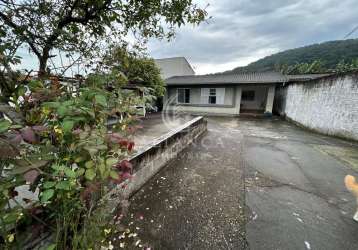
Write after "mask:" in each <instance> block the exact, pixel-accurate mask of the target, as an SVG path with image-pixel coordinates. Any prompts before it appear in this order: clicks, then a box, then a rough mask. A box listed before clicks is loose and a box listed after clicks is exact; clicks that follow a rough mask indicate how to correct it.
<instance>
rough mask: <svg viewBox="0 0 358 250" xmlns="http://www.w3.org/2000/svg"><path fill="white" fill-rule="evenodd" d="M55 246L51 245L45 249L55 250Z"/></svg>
mask: <svg viewBox="0 0 358 250" xmlns="http://www.w3.org/2000/svg"><path fill="white" fill-rule="evenodd" d="M56 246H57V245H56V244H51V245H49V246H48V247H47V248H46V250H55V249H56Z"/></svg>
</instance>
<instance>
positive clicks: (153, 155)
mask: <svg viewBox="0 0 358 250" xmlns="http://www.w3.org/2000/svg"><path fill="white" fill-rule="evenodd" d="M206 130H207V122H206V120H204V118H203V117H197V118H194V119H193V120H191V121H189V122H187V123H185V124H183V125H181V126H180V127H178V128H176V129H175V130H172V131H170V132H168V133H167V134H165V135H163V136H161V137H159V138H157V139H156V140H155V141H153V142H152V143H151V144H150V145H148V146H146V147H145V148H143V149H141V151H140V152H138V153H136V154H135V155H133V156H132V157H131V158H130V159H129V161H130V162H131V163H132V164H133V175H132V178H131V179H130V180H128V181H126V182H124V183H122V184H120V185H117V186H115V187H114V188H113V189H112V190H111V191H110V193H109V194H108V195H107V199H108V200H110V202H111V207H115V205H116V203H118V202H120V200H121V199H123V198H126V197H130V196H131V195H133V194H134V193H135V192H136V191H138V190H139V189H140V188H141V187H142V186H143V185H144V184H145V183H146V182H147V181H148V180H149V179H150V178H152V177H153V176H154V175H155V174H156V173H158V172H159V170H160V169H162V168H163V167H164V166H165V165H166V164H167V163H168V162H169V161H170V160H172V159H174V158H175V157H176V156H177V155H178V154H179V153H180V152H181V151H182V150H183V149H184V148H186V147H187V146H188V145H189V144H191V143H192V142H193V141H194V140H196V139H197V138H198V137H199V136H200V135H202V134H203V133H204V132H205V131H206Z"/></svg>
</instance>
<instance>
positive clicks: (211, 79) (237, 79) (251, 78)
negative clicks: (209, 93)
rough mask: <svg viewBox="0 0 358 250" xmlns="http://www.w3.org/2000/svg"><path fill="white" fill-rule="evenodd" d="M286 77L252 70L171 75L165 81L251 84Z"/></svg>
mask: <svg viewBox="0 0 358 250" xmlns="http://www.w3.org/2000/svg"><path fill="white" fill-rule="evenodd" d="M287 81H288V79H287V77H286V76H284V75H282V74H281V73H278V72H252V73H234V74H215V75H214V74H212V75H193V76H173V77H170V78H168V79H167V80H166V81H165V83H166V84H167V85H168V86H170V85H198V84H199V85H204V84H205V85H207V84H251V83H253V84H254V83H262V84H265V83H285V82H287Z"/></svg>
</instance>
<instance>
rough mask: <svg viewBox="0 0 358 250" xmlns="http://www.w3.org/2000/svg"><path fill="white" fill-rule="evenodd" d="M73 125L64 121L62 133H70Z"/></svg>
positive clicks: (69, 121) (71, 122) (68, 121)
mask: <svg viewBox="0 0 358 250" xmlns="http://www.w3.org/2000/svg"><path fill="white" fill-rule="evenodd" d="M74 125H75V123H74V121H71V120H66V121H64V122H63V123H62V129H63V132H64V133H69V132H71V130H72V128H73V126H74Z"/></svg>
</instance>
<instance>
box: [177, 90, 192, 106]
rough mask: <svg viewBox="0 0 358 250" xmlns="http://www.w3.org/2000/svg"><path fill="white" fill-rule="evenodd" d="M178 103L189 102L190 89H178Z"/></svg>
mask: <svg viewBox="0 0 358 250" xmlns="http://www.w3.org/2000/svg"><path fill="white" fill-rule="evenodd" d="M178 103H190V89H178Z"/></svg>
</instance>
